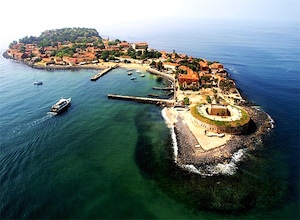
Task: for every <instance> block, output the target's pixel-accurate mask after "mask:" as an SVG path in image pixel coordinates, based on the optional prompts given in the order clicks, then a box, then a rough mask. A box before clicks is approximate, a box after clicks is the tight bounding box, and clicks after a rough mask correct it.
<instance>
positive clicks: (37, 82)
mask: <svg viewBox="0 0 300 220" xmlns="http://www.w3.org/2000/svg"><path fill="white" fill-rule="evenodd" d="M33 85H43V82H42V81H35V82H33Z"/></svg>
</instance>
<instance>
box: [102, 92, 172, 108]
mask: <svg viewBox="0 0 300 220" xmlns="http://www.w3.org/2000/svg"><path fill="white" fill-rule="evenodd" d="M107 97H108V98H109V99H120V100H128V101H135V102H141V103H150V104H156V105H168V106H171V105H174V103H175V100H170V99H157V98H146V97H138V96H127V95H116V94H108V95H107Z"/></svg>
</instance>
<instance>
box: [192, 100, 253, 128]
mask: <svg viewBox="0 0 300 220" xmlns="http://www.w3.org/2000/svg"><path fill="white" fill-rule="evenodd" d="M241 112H242V117H241V118H240V120H237V121H217V120H211V119H209V118H206V117H204V116H203V115H200V113H199V112H198V110H197V105H194V106H192V107H191V114H192V115H193V116H194V117H195V118H197V119H198V120H200V121H202V122H204V123H206V124H211V125H216V126H220V127H237V126H243V125H245V124H247V123H248V122H249V121H250V117H249V115H248V113H247V112H246V111H245V110H244V109H241Z"/></svg>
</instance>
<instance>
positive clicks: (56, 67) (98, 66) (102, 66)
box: [2, 52, 150, 71]
mask: <svg viewBox="0 0 300 220" xmlns="http://www.w3.org/2000/svg"><path fill="white" fill-rule="evenodd" d="M2 56H3V57H4V58H6V59H10V60H14V61H16V62H18V63H21V64H24V65H26V66H28V67H31V68H33V69H41V70H48V71H54V70H80V69H90V70H104V69H106V68H109V67H111V66H114V65H116V64H118V66H119V67H120V68H125V69H139V70H143V71H146V70H147V69H149V68H150V66H149V65H148V64H140V63H121V62H120V63H117V62H110V61H108V62H99V63H97V64H85V65H76V66H70V65H49V66H43V65H36V64H34V63H32V62H28V61H25V60H18V59H14V58H12V57H10V56H8V55H7V53H6V52H3V53H2Z"/></svg>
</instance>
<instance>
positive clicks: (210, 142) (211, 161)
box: [2, 52, 274, 176]
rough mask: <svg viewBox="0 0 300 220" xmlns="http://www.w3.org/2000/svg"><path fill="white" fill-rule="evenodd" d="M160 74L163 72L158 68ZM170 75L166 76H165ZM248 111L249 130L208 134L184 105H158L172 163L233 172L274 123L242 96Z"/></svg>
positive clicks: (123, 65)
mask: <svg viewBox="0 0 300 220" xmlns="http://www.w3.org/2000/svg"><path fill="white" fill-rule="evenodd" d="M2 55H3V57H4V58H7V59H11V60H14V61H17V62H19V63H23V64H25V65H27V66H29V67H31V68H35V69H43V70H48V71H55V70H80V69H94V70H103V69H106V68H109V67H111V66H114V65H116V64H117V65H118V67H120V68H126V69H139V70H143V71H148V72H150V73H151V74H158V73H156V72H159V71H155V72H153V71H150V70H152V69H151V68H150V66H149V65H148V64H141V63H116V62H100V63H97V64H87V65H81V66H69V65H68V66H58V65H49V66H42V65H34V64H33V63H31V62H28V61H25V60H17V59H13V58H12V57H10V56H8V55H7V53H6V52H4V53H3V54H2ZM159 74H161V75H162V76H163V77H164V75H165V74H163V73H161V72H159ZM169 77H170V76H167V78H169ZM243 107H244V108H246V110H247V112H248V113H249V115H250V117H251V119H252V121H253V123H252V124H253V126H254V128H253V129H252V131H251V132H250V133H249V134H243V135H230V134H226V135H225V137H222V138H219V137H208V136H207V135H206V133H205V130H204V129H203V128H201V127H199V126H198V125H197V123H195V122H194V118H192V117H193V116H192V115H191V114H188V113H186V112H185V111H186V110H185V109H181V110H179V111H177V110H175V108H174V107H165V108H163V109H162V112H161V114H162V117H163V118H164V120H165V123H166V124H167V126H168V127H169V128H170V132H171V137H172V147H173V152H174V161H175V163H176V164H177V165H178V166H180V167H182V168H184V169H187V170H189V171H191V172H195V173H198V174H201V175H205V176H207V175H215V174H233V173H234V172H235V170H236V169H237V167H236V163H238V162H239V161H241V159H242V157H243V154H244V152H245V151H248V150H250V151H253V150H255V149H256V148H258V147H260V146H262V145H263V139H264V136H265V135H266V134H267V133H268V131H269V130H270V129H272V128H273V127H274V125H273V124H274V120H273V119H272V118H271V117H270V115H268V114H267V113H265V112H264V111H262V110H260V109H257V108H255V106H254V105H253V103H252V102H249V101H247V100H245V104H244V105H243Z"/></svg>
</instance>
